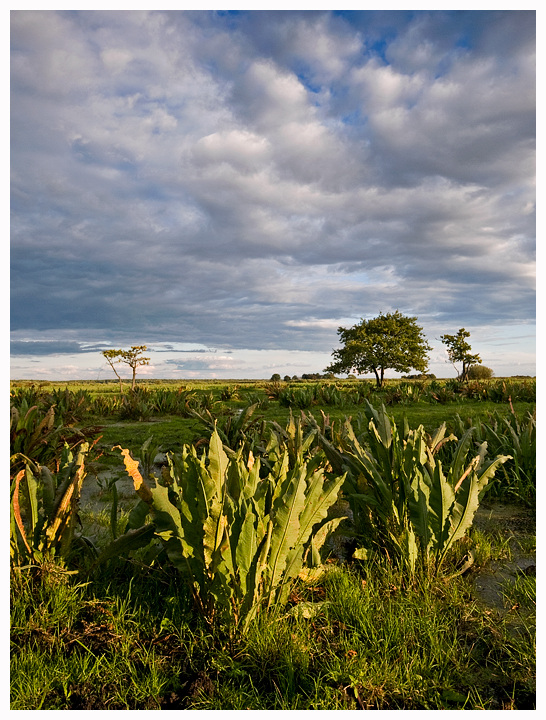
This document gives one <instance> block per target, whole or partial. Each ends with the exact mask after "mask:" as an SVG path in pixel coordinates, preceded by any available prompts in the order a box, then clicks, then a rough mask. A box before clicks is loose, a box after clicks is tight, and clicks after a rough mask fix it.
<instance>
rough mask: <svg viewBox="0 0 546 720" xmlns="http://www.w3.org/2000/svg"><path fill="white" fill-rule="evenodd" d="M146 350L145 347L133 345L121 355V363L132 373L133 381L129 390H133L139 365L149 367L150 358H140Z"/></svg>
mask: <svg viewBox="0 0 546 720" xmlns="http://www.w3.org/2000/svg"><path fill="white" fill-rule="evenodd" d="M146 350H147V347H146V345H133V346H132V347H131V349H130V350H123V351H122V353H121V362H122V363H126V364H127V365H129V367H130V368H131V369H132V371H133V379H132V382H131V390H134V389H135V378H136V369H137V367H138V366H139V365H149V364H150V358H148V357H140V356H141V354H142V353H143V352H145V351H146Z"/></svg>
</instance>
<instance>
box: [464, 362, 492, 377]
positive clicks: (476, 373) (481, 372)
mask: <svg viewBox="0 0 546 720" xmlns="http://www.w3.org/2000/svg"><path fill="white" fill-rule="evenodd" d="M494 374H495V373H494V372H493V370H491V368H489V367H486V366H485V365H471V366H470V368H469V369H468V375H467V377H468V379H469V380H488V379H489V378H492V377H493V375H494Z"/></svg>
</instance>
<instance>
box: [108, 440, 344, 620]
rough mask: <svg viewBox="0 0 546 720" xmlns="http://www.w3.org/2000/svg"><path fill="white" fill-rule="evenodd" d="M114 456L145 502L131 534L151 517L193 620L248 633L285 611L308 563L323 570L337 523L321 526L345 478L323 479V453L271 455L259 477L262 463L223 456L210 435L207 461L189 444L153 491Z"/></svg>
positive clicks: (131, 463)
mask: <svg viewBox="0 0 546 720" xmlns="http://www.w3.org/2000/svg"><path fill="white" fill-rule="evenodd" d="M120 450H121V452H122V454H123V457H124V462H125V466H126V469H127V472H128V473H129V475H130V476H131V477H132V478H133V481H134V485H135V490H136V492H137V493H138V495H139V497H140V498H141V501H140V503H139V504H138V505H137V507H136V508H135V510H134V511H133V513H132V514H131V516H130V518H129V522H128V525H127V527H128V528H129V529H133V528H137V527H139V526H142V525H143V523H144V522H145V518H146V516H147V515H148V513H151V516H152V523H153V526H154V528H155V532H156V535H157V537H159V538H160V539H161V541H162V542H163V544H164V546H165V550H166V552H167V555H168V557H169V559H170V561H171V562H172V563H173V565H174V566H175V567H176V568H177V569H178V570H179V572H180V573H181V574H182V577H183V578H184V579H185V581H186V582H187V583H188V586H189V587H190V589H191V591H192V593H193V597H194V601H195V604H196V607H197V608H198V610H199V612H200V613H201V614H202V616H203V617H204V618H205V620H207V622H209V623H213V621H215V620H218V621H219V622H220V623H222V624H224V625H225V626H226V627H228V628H229V629H230V632H234V631H235V630H238V629H240V630H242V631H243V632H244V631H246V630H247V629H248V627H249V624H250V622H251V621H252V619H253V618H254V617H255V616H256V615H257V613H258V612H259V610H260V609H261V608H271V609H272V608H275V609H277V610H278V609H279V608H282V607H283V606H284V605H285V604H286V602H287V599H288V596H289V593H290V588H291V586H292V584H293V582H294V581H295V579H296V578H297V577H298V574H299V573H300V571H301V570H302V567H303V565H304V563H311V564H320V549H321V547H322V545H323V544H324V542H325V540H326V537H327V535H328V533H329V532H331V531H332V530H334V529H335V527H337V525H338V524H339V523H340V522H341V520H342V519H343V518H334V519H331V520H328V519H327V512H328V508H329V507H330V506H331V505H332V504H333V503H334V502H335V501H336V499H337V495H338V492H339V489H340V487H341V485H342V484H343V481H344V479H345V478H344V476H343V475H342V476H339V477H335V478H332V479H328V478H327V477H326V476H325V472H324V464H325V458H324V456H322V455H321V454H317V455H315V456H314V458H312V459H310V460H309V461H304V460H303V459H302V458H299V459H298V460H297V461H296V462H294V463H290V458H289V451H288V449H283V450H279V449H278V448H277V449H276V450H273V452H272V457H270V463H271V465H272V468H273V469H272V471H271V472H268V473H267V474H266V475H265V476H264V477H261V474H260V470H261V463H260V460H259V459H255V458H254V456H253V455H252V452H248V453H247V454H246V455H245V454H244V453H243V449H242V448H241V449H239V451H238V452H237V454H236V455H235V457H232V458H228V456H227V455H226V453H225V451H224V449H223V447H222V441H221V439H220V436H219V434H218V433H217V432H216V431H215V432H214V433H213V434H212V437H211V439H210V442H209V447H208V452H207V453H204V454H203V455H201V456H199V455H198V454H197V451H196V450H195V448H193V447H188V446H185V447H184V449H183V452H182V454H181V456H178V457H174V458H172V457H171V458H169V468H168V471H166V472H165V473H164V475H163V478H162V481H161V482H158V484H156V486H155V487H149V486H148V485H147V484H146V483H145V482H144V480H143V478H142V476H141V474H140V472H139V470H138V462H136V461H135V460H133V459H132V458H131V457H130V454H129V451H128V450H124V449H122V448H120Z"/></svg>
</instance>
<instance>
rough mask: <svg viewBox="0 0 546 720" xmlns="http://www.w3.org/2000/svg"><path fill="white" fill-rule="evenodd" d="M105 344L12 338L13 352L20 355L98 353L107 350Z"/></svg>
mask: <svg viewBox="0 0 546 720" xmlns="http://www.w3.org/2000/svg"><path fill="white" fill-rule="evenodd" d="M105 349H106V346H105V345H98V346H97V345H82V344H81V343H77V342H63V341H60V342H55V341H54V340H46V341H42V342H40V341H39V340H27V341H25V340H15V341H14V340H12V342H11V354H12V355H14V356H20V355H75V354H79V353H96V352H100V351H101V350H105Z"/></svg>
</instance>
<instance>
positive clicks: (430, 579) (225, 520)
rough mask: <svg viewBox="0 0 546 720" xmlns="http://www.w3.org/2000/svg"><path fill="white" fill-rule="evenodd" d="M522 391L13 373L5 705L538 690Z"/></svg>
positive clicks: (329, 701)
mask: <svg viewBox="0 0 546 720" xmlns="http://www.w3.org/2000/svg"><path fill="white" fill-rule="evenodd" d="M535 403H536V386H535V380H534V379H525V378H501V379H495V380H490V381H479V382H468V383H457V382H456V381H449V380H448V381H445V380H426V381H425V380H422V381H420V380H411V381H410V380H400V381H388V382H387V383H386V386H385V387H384V388H383V389H382V390H377V389H376V388H375V387H374V384H373V383H371V382H367V381H362V380H329V381H325V380H320V381H302V380H291V381H289V382H288V381H281V382H272V381H251V380H248V381H242V380H237V381H231V382H228V381H138V382H137V387H136V390H135V392H131V391H130V390H129V387H128V386H125V387H124V392H123V393H122V394H120V390H119V383H118V382H117V381H113V380H112V381H101V382H69V383H37V382H31V381H16V382H12V383H11V406H12V411H11V412H12V418H11V454H12V471H11V585H12V607H11V658H12V660H11V663H12V665H11V708H12V709H239V708H240V709H462V708H465V709H533V708H534V707H535V693H536V676H535V652H536V646H535V622H536V581H535V575H534V567H535V565H534V563H535V559H534V558H535V537H536V534H535V498H536V421H535ZM115 446H119V447H118V448H116V447H115ZM124 451H126V452H124ZM132 459H135V460H136V461H137V462H132ZM69 494H70V497H68V495H69Z"/></svg>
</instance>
